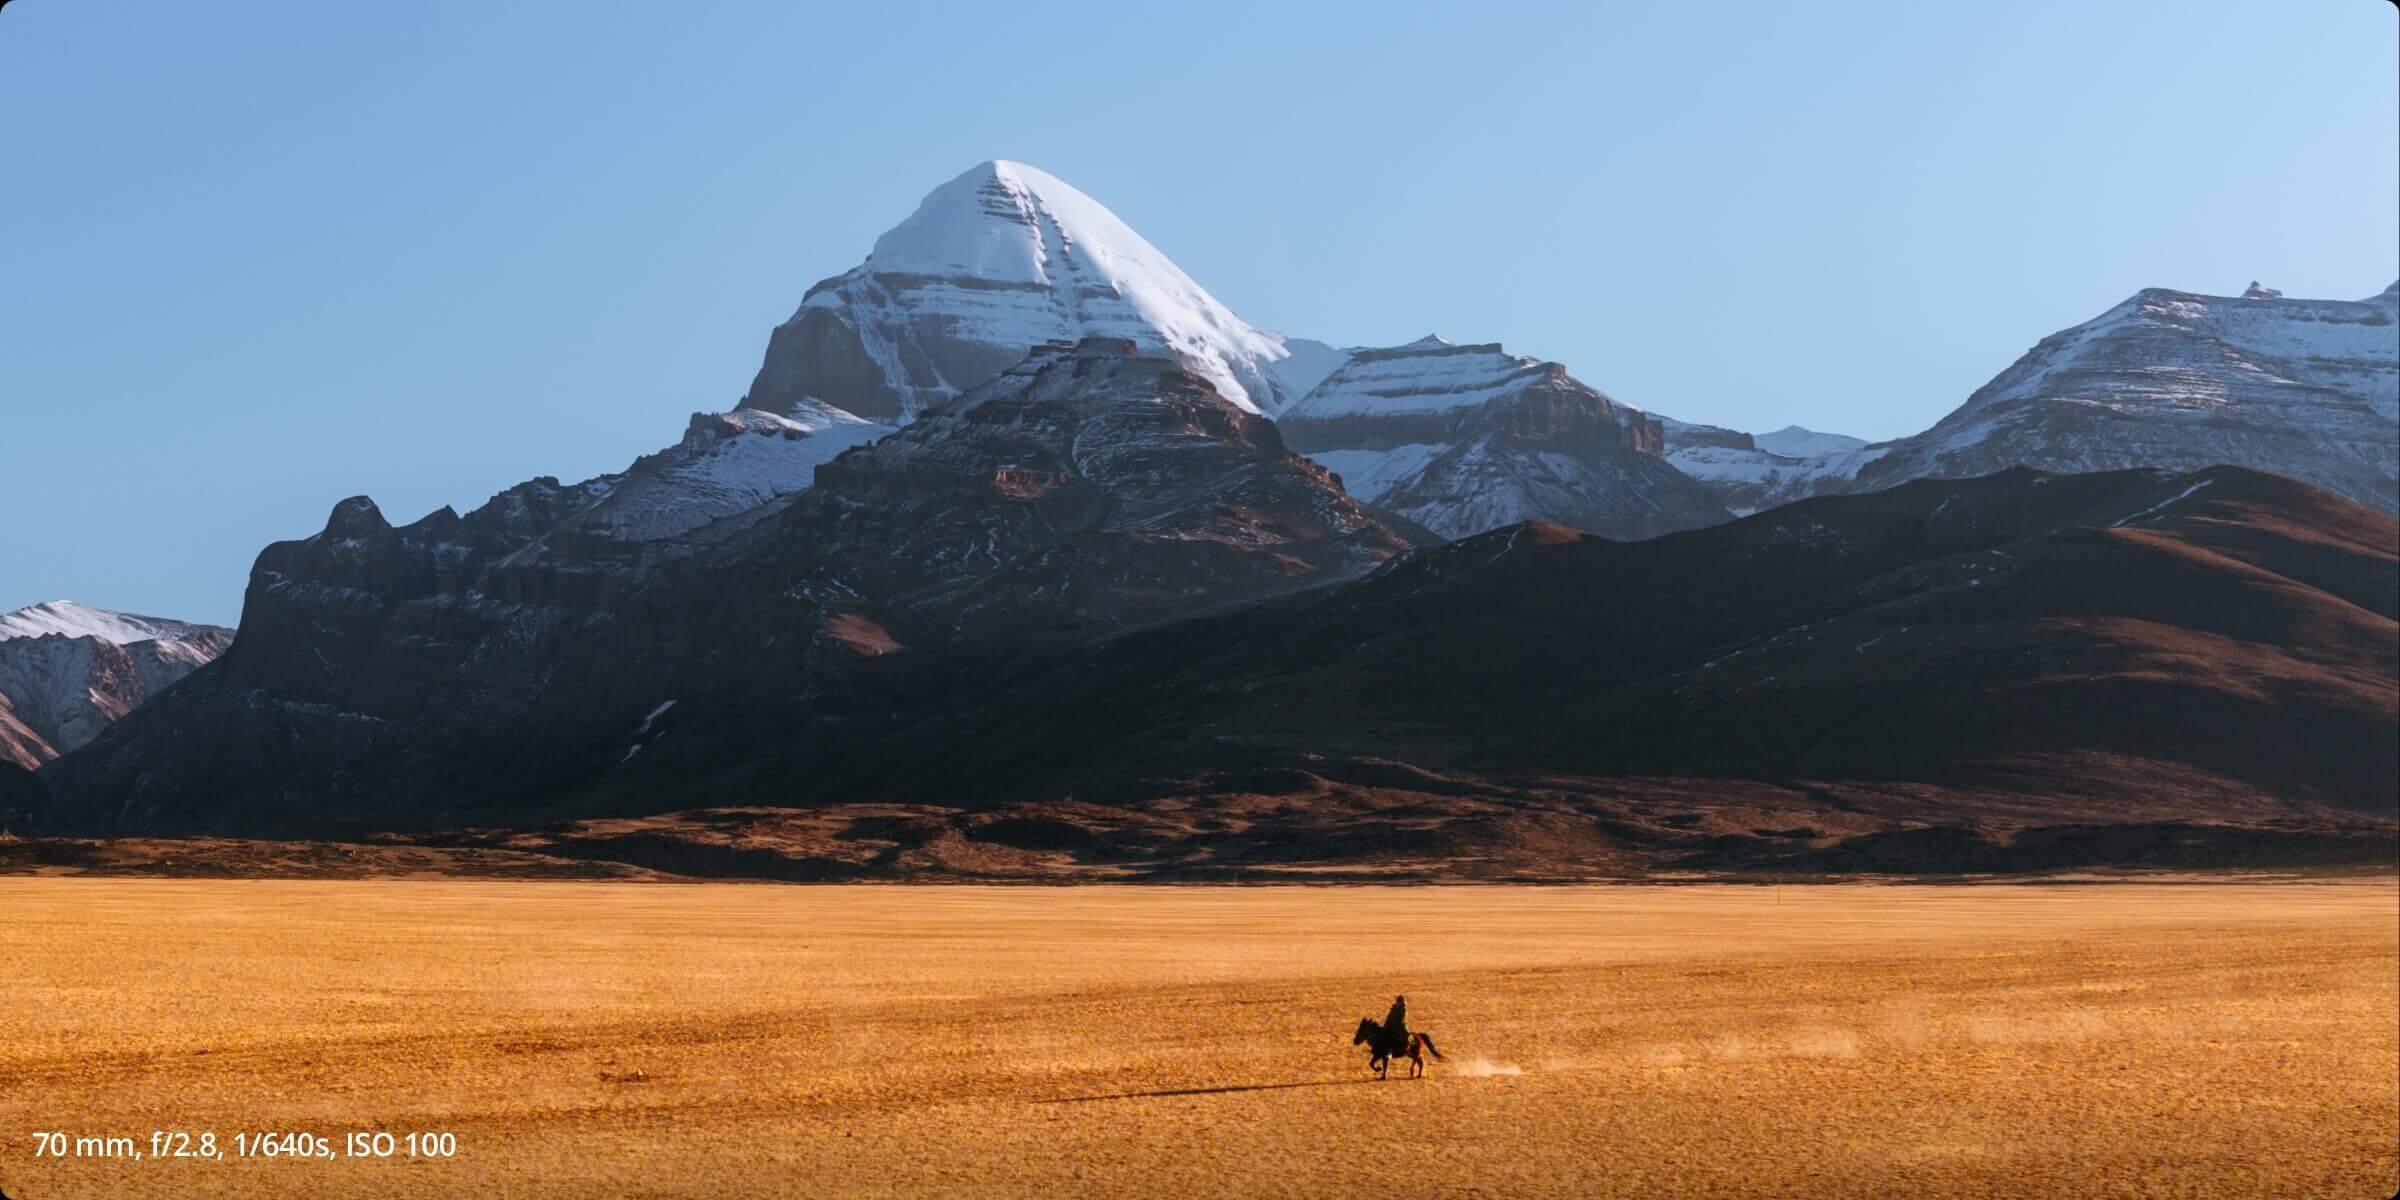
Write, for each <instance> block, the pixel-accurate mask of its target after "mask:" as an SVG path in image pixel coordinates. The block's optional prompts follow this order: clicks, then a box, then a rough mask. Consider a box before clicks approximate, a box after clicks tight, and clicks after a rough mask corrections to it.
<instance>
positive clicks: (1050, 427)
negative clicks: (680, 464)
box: [46, 339, 1412, 834]
mask: <svg viewBox="0 0 2400 1200" xmlns="http://www.w3.org/2000/svg"><path fill="white" fill-rule="evenodd" d="M818 471H819V478H818V485H817V486H816V487H814V488H812V489H810V490H808V491H805V492H801V493H798V494H795V495H789V496H785V497H782V498H781V499H779V500H777V501H775V502H772V503H769V504H767V505H765V506H763V507H761V508H759V509H757V510H755V511H750V512H745V513H742V514H739V515H736V516H734V517H730V518H727V519H724V520H720V521H717V522H714V523H712V524H709V525H707V526H704V527H702V528H700V529H697V530H693V531H690V532H689V533H686V534H683V535H679V536H675V537H667V538H658V539H652V540H649V541H644V542H639V543H630V542H626V541H623V540H620V539H614V538H610V537H606V536H602V535H600V534H596V533H593V532H591V531H590V530H588V529H585V528H583V527H582V526H580V525H579V524H578V523H577V522H576V521H575V520H574V518H575V516H576V515H577V514H578V513H580V512H582V511H583V510H584V509H585V508H587V507H588V506H589V505H591V504H593V503H595V502H597V501H599V500H601V499H603V498H605V496H606V495H607V492H608V489H609V488H611V487H613V486H615V480H614V479H613V478H612V479H605V480H598V481H594V482H593V483H591V484H586V485H580V486H578V487H575V488H568V487H562V486H561V485H559V484H557V483H556V482H555V481H553V480H537V481H535V482H533V483H529V484H526V485H522V486H520V487H518V488H515V489H512V490H511V491H509V492H507V493H504V494H503V495H501V496H499V497H496V498H495V499H494V500H493V501H492V502H491V503H489V504H487V505H485V506H483V507H482V508H479V509H477V510H476V511H475V512H473V513H470V514H468V515H466V516H464V517H461V516H459V515H457V514H455V513H453V512H451V511H450V510H448V509H444V510H442V511H439V512H436V513H434V514H433V515H431V516H428V517H426V518H425V519H423V520H421V521H418V522H415V523H413V524H410V525H407V526H401V527H394V526H392V525H390V524H389V523H387V522H386V521H385V520H384V519H383V517H382V515H381V514H380V513H379V512H378V511H377V510H376V508H375V506H374V505H373V504H372V502H370V501H367V500H366V499H364V498H355V499H352V500H347V501H344V502H343V503H342V504H340V505H338V506H337V507H336V508H335V510H334V512H333V515H332V517H331V519H330V520H329V521H328V523H327V526H326V528H325V530H324V531H323V532H322V533H320V534H318V535H317V536H315V537H312V538H308V539H304V540H302V541H297V542H285V543H279V544H277V545H275V546H272V547H269V548H268V549H267V550H266V551H265V552H264V553H262V554H261V555H260V557H259V561H258V564H257V567H256V568H255V569H254V571H253V573H252V580H251V586H250V590H249V594H248V596H247V598H246V602H245V610H244V611H245V618H244V619H245V621H247V622H250V625H249V626H248V628H249V632H248V633H246V634H245V635H244V636H243V637H241V638H239V639H238V640H237V641H236V642H235V643H234V645H233V647H232V648H231V649H230V650H229V651H228V652H227V653H226V655H225V656H224V657H223V658H222V659H220V660H219V661H218V662H217V663H215V664H212V665H211V666H210V667H209V668H206V669H204V670H203V671H202V672H200V673H199V674H197V675H195V676H194V677H193V679H192V680H191V681H190V685H189V686H185V687H181V688H177V689H175V690H174V692H173V693H171V694H170V695H169V696H167V697H165V698H164V699H163V700H162V702H160V703H158V704H155V705H152V706H150V707H148V708H145V709H143V710H141V711H140V712H139V713H137V714H136V719H134V720H132V721H130V722H129V723H125V724H122V725H121V726H119V727H117V728H114V729H112V730H110V731H109V733H108V734H105V735H103V736H102V737H101V738H100V739H98V740H97V741H95V742H94V743H93V744H92V745H91V746H90V747H87V749H86V751H85V752H83V753H79V754H77V755H75V756H72V758H71V759H70V760H66V761H62V762H61V763H59V764H57V765H56V766H55V767H54V768H52V770H51V771H50V772H49V780H50V782H51V784H52V788H53V792H54V796H53V803H52V804H51V806H50V808H49V809H48V810H47V812H46V819H47V820H49V821H52V822H55V823H56V824H58V825H61V826H64V827H68V828H76V829H92V830H97V831H102V832H111V833H130V832H135V831H147V832H176V833H189V832H199V831H224V832H235V833H243V834H256V833H262V832H268V831H275V832H284V833H300V834H314V833H328V832H347V833H361V832H367V831H372V830H380V829H402V828H422V827H429V826H440V825H445V824H456V823H463V822H467V821H470V820H484V819H496V818H500V819H514V818H518V817H524V816H527V815H534V814H545V813H551V812H553V811H565V812H571V811H574V805H575V804H577V803H578V801H577V799H576V792H575V790H574V789H575V788H576V786H577V785H578V781H581V780H587V779H588V778H590V777H592V776H594V775H596V774H602V773H606V772H610V771H612V770H614V769H615V768H617V767H618V766H620V765H622V764H623V763H625V762H627V761H628V760H630V759H631V758H632V757H633V756H634V755H635V754H637V753H639V752H640V751H641V750H642V749H644V748H645V742H644V740H643V739H644V738H645V737H648V736H651V735H653V734H656V733H662V732H663V728H654V723H655V722H656V720H657V718H658V717H659V716H660V715H662V711H663V706H664V705H665V703H666V702H667V701H671V700H677V699H679V698H704V699H705V703H706V704H708V705H716V704H723V705H726V706H728V707H731V708H733V709H735V710H737V711H743V710H746V711H750V712H754V713H769V712H771V713H774V714H775V716H776V720H777V721H779V722H781V723H782V734H781V737H782V738H783V739H788V740H791V741H793V742H794V743H796V744H807V745H814V744H816V743H817V742H819V741H832V742H837V743H838V742H840V741H843V740H846V739H850V738H855V737H868V736H874V735H876V734H878V733H880V732H888V731H889V729H891V728H892V727H893V726H894V725H895V724H896V723H898V722H900V721H903V720H906V719H909V718H910V717H911V716H914V715H916V714H913V713H911V712H908V711H906V710H905V709H901V708H896V707H895V706H894V705H892V704H890V703H889V702H888V701H887V700H886V698H885V697H886V695H887V693H888V692H889V691H890V690H891V689H893V688H895V687H901V688H913V689H916V690H917V694H918V695H919V696H921V697H939V696H940V695H942V694H944V693H945V691H946V689H952V688H955V687H958V686H960V683H959V678H960V673H961V672H970V673H971V671H972V670H973V669H974V667H973V664H975V663H976V662H978V661H980V659H981V658H982V657H983V656H987V655H990V654H996V653H1013V652H1015V651H1014V650H1011V649H1007V648H1011V647H1018V646H1022V645H1040V644H1044V643H1048V642H1056V641H1073V640H1076V639H1084V638H1090V637H1094V636H1098V635H1101V634H1105V633H1108V632H1111V631H1115V630H1120V629H1124V628H1128V627H1132V626H1135V625H1139V624H1143V623H1147V622H1154V621H1159V620H1164V619H1167V618H1170V617H1173V616H1176V615H1180V614H1186V613H1190V612H1195V611H1203V610H1206V609H1210V608H1214V607H1219V606H1224V605H1228V604H1233V603H1237V602H1240V601H1243V600H1247V599H1254V598H1257V597H1260V596H1264V595H1272V594H1275V593H1279V592H1284V591H1290V590H1294V589H1299V588H1306V587H1311V586H1316V585H1319V584H1322V583H1326V582H1330V581H1334V580H1338V579H1342V578H1346V577H1350V576H1354V575H1356V574H1359V573H1361V572H1363V571H1366V570H1368V569H1370V568H1372V567H1373V566H1375V565H1376V564H1378V563H1380V562H1382V561H1384V560H1386V559H1388V558H1391V557H1393V556H1395V555H1397V554H1400V553H1402V552H1404V551H1406V550H1407V549H1409V548H1410V546H1411V544H1412V543H1411V542H1410V540H1409V539H1408V538H1407V536H1406V535H1404V534H1403V533H1400V532H1395V531H1394V529H1392V528H1390V527H1387V526H1386V525H1385V524H1383V523H1382V522H1381V521H1379V520H1378V519H1377V518H1375V517H1374V516H1373V515H1372V514H1370V513H1369V512H1368V511H1367V510H1365V509H1364V508H1362V507H1361V506H1359V505H1358V504H1357V503H1356V502H1354V501H1352V500H1350V499H1348V498H1347V497H1345V496H1343V495H1342V494H1341V492H1340V489H1339V487H1338V486H1337V485H1336V484H1335V483H1334V481H1333V480H1332V478H1331V476H1330V475H1329V474H1328V473H1327V472H1325V471H1324V470H1323V469H1321V468H1319V467H1317V466H1315V465H1313V464H1311V463H1309V462H1308V461H1306V460H1305V459H1302V458H1299V457H1298V456H1296V455H1292V454H1289V453H1287V452H1286V451H1285V450H1284V448H1283V446H1282V443H1281V440H1280V438H1279V437H1278V435H1277V433H1276V430H1275V427H1274V425H1273V424H1272V423H1271V422H1269V421H1267V420H1265V419H1264V418H1261V417H1258V416H1256V415H1255V414H1251V413H1248V412H1245V411H1242V410H1241V409H1238V408H1236V407H1234V406H1233V405H1231V404H1229V403H1227V402H1226V401H1225V400H1224V399H1223V398H1222V397H1220V396H1218V395H1217V394H1216V393H1215V392H1213V391H1212V390H1211V389H1210V388H1209V386H1208V385H1207V384H1206V383H1204V382H1202V381H1201V380H1200V379H1199V378H1198V377H1197V376H1195V375H1193V374H1192V373H1191V372H1189V371H1188V370H1185V369H1183V368H1181V367H1179V366H1177V365H1175V364H1173V363H1171V362H1168V361H1165V360H1162V359H1154V358H1145V357H1141V356H1138V355H1136V354H1135V353H1134V352H1133V348H1132V346H1131V345H1130V343H1126V342H1122V341H1111V340H1106V339H1094V340H1087V341H1086V342H1084V343H1082V344H1080V345H1077V346H1066V345H1061V344H1053V345H1049V346H1045V347H1041V348H1039V349H1037V350H1036V352H1035V353H1034V354H1033V355H1031V356H1029V357H1027V358H1026V359H1025V360H1024V362H1023V363H1021V364H1020V365H1019V366H1018V367H1016V368H1013V369H1012V370H1010V371H1009V372H1007V373H1006V374H1004V375H1003V376H1002V377H1000V378H999V379H996V380H994V381H992V382H991V383H989V384H987V385H985V386H984V387H982V388H979V389H976V390H975V391H974V392H971V393H970V394H969V395H967V396H965V397H962V398H961V399H960V400H959V401H958V402H956V403H955V404H953V405H950V406H947V407H945V408H944V409H941V410H939V411H937V412H935V413H932V414H929V415H928V416H927V417H925V418H924V419H922V420H920V421H918V422H917V423H915V424H913V425H911V426H909V427H908V428H907V429H905V430H903V431H902V432H901V433H899V434H895V435H893V436H891V437H887V438H885V439H883V440H882V441H880V442H878V443H874V444H871V445H868V446H864V447H861V448H859V449H856V450H852V451H850V452H848V453H846V454H844V455H842V456H841V457H840V458H837V459H835V460H834V461H833V462H830V463H827V464H825V465H824V466H822V467H820V468H818ZM985 643H989V644H991V645H992V646H996V647H1001V648H1003V649H1000V650H986V649H977V648H976V647H977V646H979V645H982V644H985ZM902 649H906V650H909V651H911V653H907V654H900V653H895V652H896V651H899V650H902ZM882 659H889V660H892V661H891V662H888V663H884V664H882V665H878V660H882ZM702 706H703V704H702V703H701V702H700V701H699V700H695V702H694V704H693V707H695V708H698V707H702ZM645 714H649V715H648V716H645ZM533 747H539V750H538V752H534V753H529V752H528V750H529V748H533ZM736 757H737V759H739V758H740V757H742V756H741V755H739V754H737V756H736ZM561 806H563V807H561Z"/></svg>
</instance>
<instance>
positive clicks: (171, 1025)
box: [0, 877, 2400, 1200]
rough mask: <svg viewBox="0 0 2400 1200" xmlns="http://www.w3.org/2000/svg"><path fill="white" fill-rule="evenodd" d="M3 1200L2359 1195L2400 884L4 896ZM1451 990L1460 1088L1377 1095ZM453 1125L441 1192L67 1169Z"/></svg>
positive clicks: (2375, 1110)
mask: <svg viewBox="0 0 2400 1200" xmlns="http://www.w3.org/2000/svg"><path fill="white" fill-rule="evenodd" d="M0 913H5V914H6V920H5V921H4V922H0V965H4V973H5V980H4V981H0V987H4V988H5V991H0V995H5V997H6V1005H5V1011H6V1012H7V1020H6V1022H5V1023H4V1025H0V1189H5V1190H6V1191H7V1194H8V1195H10V1196H11V1197H15V1198H16V1200H53V1198H56V1197H83V1196H88V1197H103V1196H167V1195H174V1196H332V1197H348V1196H359V1197H363V1196H427V1197H431V1196H444V1197H449V1196H459V1195H491V1196H512V1197H548V1196H560V1197H565V1196H576V1197H588V1196H648V1197H686V1196H689V1197H700V1196H712V1197H714V1196H724V1197H747V1196H770V1195H774V1196H784V1195H803V1196H804V1195H928V1194H934V1195H948V1194H967V1195H1026V1196H1033V1195H1053V1196H1112V1197H1113V1196H1128V1195H1162V1196H1163V1195H1177V1196H1195V1195H1199V1196H1206V1195H1223V1196H1259V1195H1291V1196H1307V1195H1376V1196H1393V1195H1490V1196H1503V1195H1506V1196H1524V1195H1558V1196H1660V1195H1685V1194H1689V1195H1780V1196H1850V1195H1913V1196H1969V1195H1973V1196H2019V1195H2023V1196H2044V1195H2048V1196H2068V1195H2073V1196H2146V1195H2174V1196H2225V1197H2237V1196H2239V1197H2250V1196H2270V1195H2271V1196H2328V1197H2341V1196H2360V1197H2382V1196H2386V1195H2389V1194H2391V1193H2392V1191H2393V1189H2394V1186H2395V1184H2396V1183H2400V1162H2396V1153H2400V1152H2396V1151H2395V1145H2396V1143H2400V886H2396V885H2395V883H2394V882H2393V881H2392V880H2391V879H2389V878H2381V879H2367V880H2345V881H2329V882H2271V883H2260V882H2228V881H2212V882H2147V883H2094V884H2073V885H2068V884H2052V885H1999V884H1991V885H1983V884H1977V885H1956V886H1871V885H1827V886H1813V887H1798V886H1786V887H1770V886H1684V887H1676V886H1624V887H1596V888H1484V887H1421V888H1348V887H1317V888H1303V887H1291V888H1283V887H1275V888H1174V887H1153V888H1113V887H1084V888H970V887H775V886H749V885H700V886H670V885H644V884H625V883H564V882H542V883H522V882H494V881H427V880H378V881H356V882H295V881H255V882H244V881H189V880H127V879H96V878H28V877H19V878H6V879H0ZM1401 991H1405V992H1406V993H1408V995H1409V998H1410V1005H1411V1018H1412V1019H1411V1024H1412V1025H1413V1026H1415V1027H1417V1028H1419V1029H1422V1030H1425V1031H1427V1032H1429V1033H1431V1034H1432V1035H1433V1037H1434V1039H1435V1041H1436V1044H1437V1045H1438V1046H1439V1047H1440V1049H1441V1050H1442V1052H1443V1053H1444V1054H1445V1055H1446V1059H1445V1061H1442V1062H1439V1063H1435V1064H1433V1065H1432V1069H1431V1072H1430V1074H1429V1077H1428V1078H1426V1079H1424V1080H1422V1081H1407V1080H1403V1079H1400V1078H1399V1077H1398V1073H1397V1072H1395V1077H1394V1078H1393V1079H1392V1080H1391V1081H1389V1082H1374V1081H1372V1080H1371V1079H1370V1077H1369V1076H1368V1074H1367V1072H1366V1069H1365V1059H1364V1056H1363V1054H1362V1053H1360V1052H1358V1051H1356V1050H1354V1049H1353V1048H1352V1047H1351V1046H1350V1044H1349V1041H1350V1036H1349V1035H1350V1032H1351V1030H1352V1028H1353V1027H1354V1026H1355V1025H1356V1024H1357V1022H1358V1019H1359V1018H1360V1017H1363V1016H1370V1015H1380V1014H1381V1013H1382V1012H1383V1010H1384V1008H1385V1007H1386V1006H1387V1005H1388V1004H1389V1003H1390V1001H1391V997H1392V994H1393V993H1394V992H1401ZM154 1130H189V1131H200V1130H213V1131H215V1132H217V1133H218V1134H219V1136H220V1137H221V1138H230V1137H231V1136H232V1135H233V1134H234V1133H235V1132H237V1131H242V1130H249V1131H252V1132H253V1133H256V1132H260V1131H281V1130H305V1131H314V1132H319V1133H325V1134H329V1135H332V1136H333V1137H334V1140H335V1141H336V1142H337V1143H338V1142H339V1141H340V1140H341V1137H340V1135H341V1134H342V1133H343V1132H345V1131H349V1130H389V1131H393V1132H396V1133H398V1132H405V1131H446V1132H453V1133H455V1134H456V1135H457V1138H458V1146H459V1150H458V1154H457V1157H456V1158H454V1159H450V1160H447V1161H427V1162H415V1163H409V1162H405V1161H402V1160H401V1159H398V1158H395V1159H392V1160H363V1159H346V1160H345V1159H336V1160H334V1161H330V1162H324V1161H292V1160H275V1161H268V1160H263V1159H253V1160H248V1161H218V1162H205V1161H196V1160H188V1159H187V1160H180V1161H178V1160H164V1161H162V1160H159V1159H155V1158H149V1157H145V1158H144V1159H143V1160H141V1161H129V1160H119V1159H97V1158H68V1159H63V1160H62V1159H58V1158H36V1157H35V1156H34V1150H35V1146H34V1142H33V1138H32V1135H33V1133H35V1132H37V1131H64V1132H67V1133H69V1134H73V1135H88V1136H103V1135H118V1134H123V1135H131V1136H133V1137H135V1138H136V1139H137V1141H138V1142H139V1144H140V1145H141V1146H142V1147H143V1148H144V1149H145V1150H146V1149H147V1148H148V1147H149V1146H150V1145H151V1140H150V1135H151V1133H152V1132H153V1131H154Z"/></svg>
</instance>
